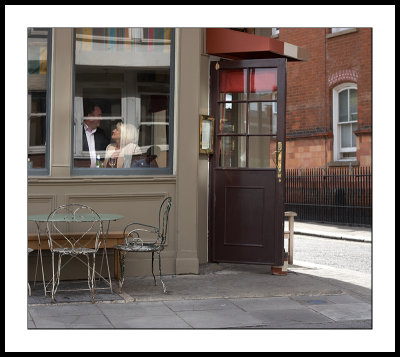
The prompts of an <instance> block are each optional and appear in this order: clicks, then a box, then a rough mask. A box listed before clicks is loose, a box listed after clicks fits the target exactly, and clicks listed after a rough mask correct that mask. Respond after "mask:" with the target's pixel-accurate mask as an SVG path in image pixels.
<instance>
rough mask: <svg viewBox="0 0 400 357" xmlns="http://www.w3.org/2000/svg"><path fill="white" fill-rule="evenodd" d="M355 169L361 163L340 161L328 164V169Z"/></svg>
mask: <svg viewBox="0 0 400 357" xmlns="http://www.w3.org/2000/svg"><path fill="white" fill-rule="evenodd" d="M350 166H351V167H354V166H360V161H357V160H338V161H330V162H328V167H350Z"/></svg>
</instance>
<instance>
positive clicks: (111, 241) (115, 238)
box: [28, 231, 124, 279]
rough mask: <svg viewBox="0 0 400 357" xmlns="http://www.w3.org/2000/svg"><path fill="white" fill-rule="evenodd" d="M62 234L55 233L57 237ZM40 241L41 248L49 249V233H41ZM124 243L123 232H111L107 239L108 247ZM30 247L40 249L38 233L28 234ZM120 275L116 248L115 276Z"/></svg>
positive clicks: (101, 246)
mask: <svg viewBox="0 0 400 357" xmlns="http://www.w3.org/2000/svg"><path fill="white" fill-rule="evenodd" d="M57 235H60V234H54V236H55V237H57ZM72 235H74V236H78V235H79V233H69V234H68V236H72ZM82 239H83V240H88V239H90V238H85V237H84V238H82ZM56 240H57V238H56ZM40 243H41V248H42V251H43V250H49V243H48V237H47V234H45V233H41V234H40ZM123 243H124V238H123V232H122V231H121V232H109V233H108V237H107V241H106V246H107V249H109V250H110V249H113V247H114V246H115V245H117V244H123ZM28 247H29V248H32V249H34V250H38V249H39V242H38V236H37V233H29V234H28ZM100 248H104V245H103V243H102V244H101V245H100ZM119 276H120V267H119V263H118V253H117V251H116V250H114V277H115V278H116V279H119Z"/></svg>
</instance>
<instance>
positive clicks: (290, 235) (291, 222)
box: [283, 211, 297, 264]
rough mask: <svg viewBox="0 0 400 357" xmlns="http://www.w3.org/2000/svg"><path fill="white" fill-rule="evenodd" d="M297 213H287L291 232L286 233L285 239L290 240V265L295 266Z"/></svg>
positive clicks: (286, 231)
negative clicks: (295, 221) (295, 219)
mask: <svg viewBox="0 0 400 357" xmlns="http://www.w3.org/2000/svg"><path fill="white" fill-rule="evenodd" d="M296 216H297V213H296V212H292V211H286V212H285V217H289V222H288V223H289V227H288V228H289V230H285V231H284V234H283V235H284V238H285V239H288V240H289V252H288V264H293V243H294V217H296Z"/></svg>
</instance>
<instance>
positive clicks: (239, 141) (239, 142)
mask: <svg viewBox="0 0 400 357" xmlns="http://www.w3.org/2000/svg"><path fill="white" fill-rule="evenodd" d="M219 140H220V160H219V162H220V166H221V167H246V137H245V136H222V137H220V139H219Z"/></svg>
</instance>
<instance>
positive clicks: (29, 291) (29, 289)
mask: <svg viewBox="0 0 400 357" xmlns="http://www.w3.org/2000/svg"><path fill="white" fill-rule="evenodd" d="M31 252H33V249H32V248H28V255H29V253H31ZM28 295H29V296H31V286H30V285H29V281H28Z"/></svg>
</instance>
